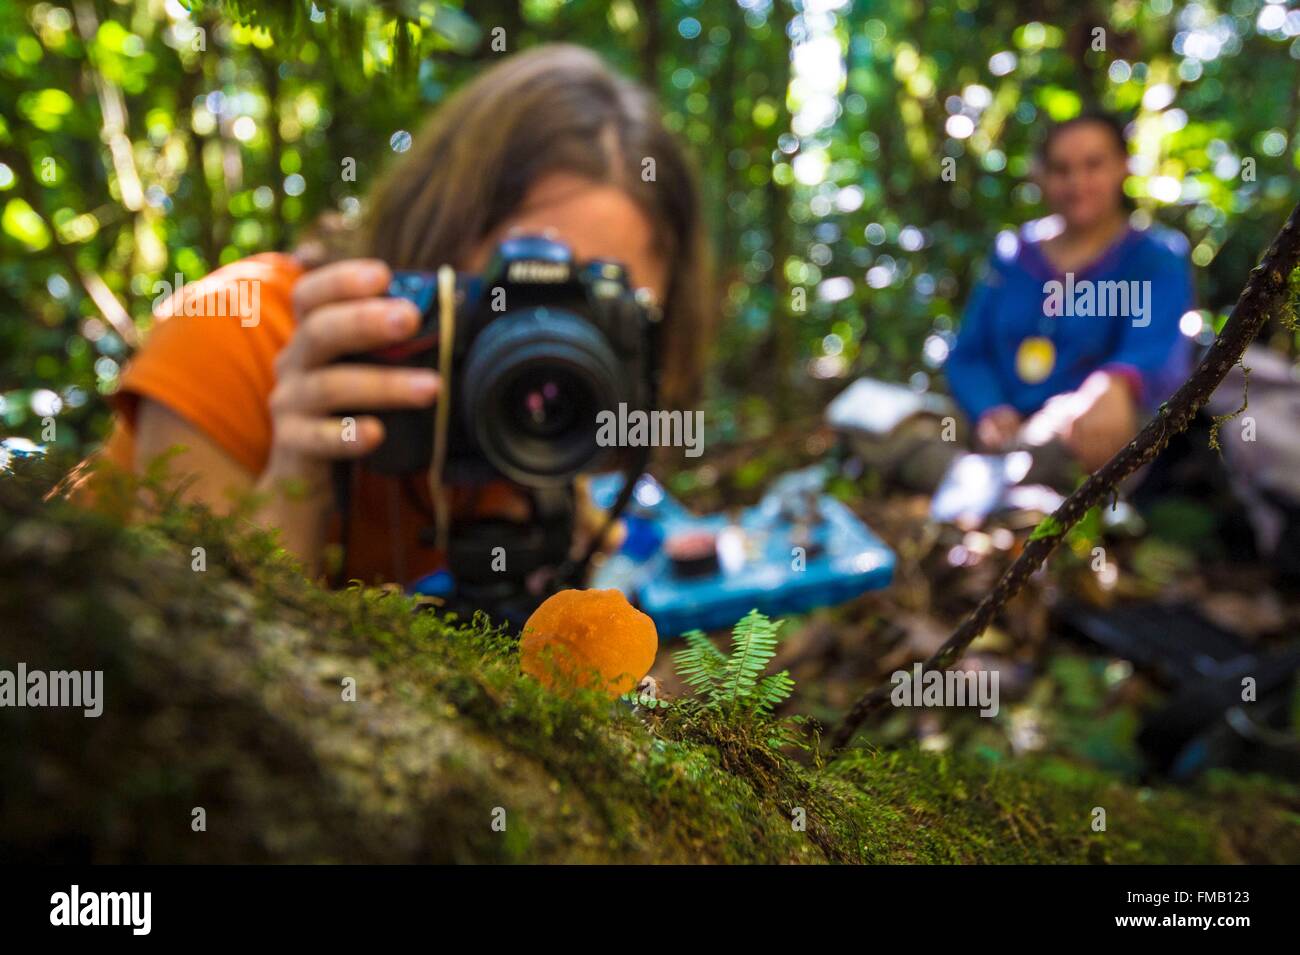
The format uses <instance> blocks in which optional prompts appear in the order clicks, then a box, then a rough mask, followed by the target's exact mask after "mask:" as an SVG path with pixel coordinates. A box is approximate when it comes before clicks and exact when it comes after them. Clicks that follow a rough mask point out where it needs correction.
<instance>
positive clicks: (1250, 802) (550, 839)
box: [0, 469, 1300, 862]
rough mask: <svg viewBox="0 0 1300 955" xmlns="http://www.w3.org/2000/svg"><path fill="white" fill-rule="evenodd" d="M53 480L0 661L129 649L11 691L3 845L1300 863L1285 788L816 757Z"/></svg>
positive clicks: (21, 488) (41, 851)
mask: <svg viewBox="0 0 1300 955" xmlns="http://www.w3.org/2000/svg"><path fill="white" fill-rule="evenodd" d="M34 470H38V469H34ZM48 488H49V481H48V480H47V479H44V478H41V477H39V476H38V475H36V474H35V473H19V474H17V475H8V476H0V669H8V670H13V669H14V668H15V667H16V665H17V664H18V663H19V662H22V663H25V664H26V666H27V667H28V668H30V669H37V668H39V669H43V670H46V671H52V670H101V671H103V675H104V676H103V680H104V682H103V688H104V689H103V695H104V700H103V713H102V715H100V716H99V717H97V718H87V717H85V716H83V714H82V712H81V710H77V709H55V708H30V707H24V708H18V707H0V780H3V782H2V783H0V861H5V862H14V861H20V860H22V861H26V860H43V861H94V862H514V861H524V862H828V861H829V862H1021V861H1039V862H1194V861H1208V862H1225V861H1227V862H1232V861H1289V862H1295V861H1297V860H1300V825H1297V822H1296V820H1297V818H1300V816H1298V814H1297V811H1298V810H1300V798H1297V795H1296V793H1295V792H1294V791H1291V790H1283V789H1280V788H1279V787H1278V786H1277V785H1276V784H1274V783H1271V782H1267V781H1251V780H1243V779H1238V778H1235V777H1225V778H1221V779H1219V780H1218V781H1217V782H1215V783H1214V784H1212V785H1211V786H1210V787H1209V788H1203V789H1202V790H1199V791H1196V792H1182V791H1173V790H1169V791H1165V790H1154V789H1142V790H1137V789H1133V788H1130V787H1126V786H1124V785H1121V784H1119V783H1117V782H1116V781H1114V780H1113V779H1111V778H1109V777H1106V776H1103V775H1091V774H1087V773H1081V772H1080V771H1078V770H1077V769H1070V770H1069V771H1068V772H1067V771H1065V770H1064V769H1063V768H1062V767H1061V766H1059V765H1057V766H1051V765H1032V764H1031V765H1020V764H1016V765H1015V766H1006V765H1003V766H1001V767H997V766H994V765H991V764H988V763H985V762H982V761H978V760H969V761H968V760H962V759H957V758H953V757H950V756H944V755H936V754H930V753H924V752H920V751H917V750H900V751H893V752H884V753H873V752H867V751H855V752H853V753H852V754H850V755H849V756H847V757H845V758H843V759H841V760H839V761H837V762H836V763H834V764H833V765H832V766H830V767H829V768H818V767H817V765H816V762H817V761H816V760H815V759H811V758H803V759H796V758H793V757H792V756H791V755H789V754H788V753H785V752H782V751H780V750H778V749H774V748H772V747H771V746H770V745H769V744H768V743H767V741H766V740H767V736H766V733H765V732H764V731H763V728H762V727H758V728H757V729H756V728H755V727H753V726H748V725H746V724H744V723H743V722H740V721H736V720H728V719H726V718H724V717H721V716H717V715H710V714H709V713H708V712H706V711H701V710H698V709H694V710H693V709H692V708H690V707H689V706H677V707H671V706H670V707H669V708H667V709H666V710H663V711H653V712H651V713H642V712H633V711H632V710H630V709H629V708H628V707H627V706H626V705H624V704H622V703H614V704H611V703H610V702H608V701H604V700H600V699H597V698H594V697H590V696H577V697H562V696H556V695H552V694H550V693H548V692H546V691H545V690H543V689H542V688H541V687H540V686H539V685H538V684H536V683H535V682H534V681H533V680H532V679H531V678H529V677H526V676H523V675H521V674H520V673H519V668H518V658H517V653H516V651H515V648H514V641H513V639H512V635H510V634H508V633H502V632H499V631H496V630H494V629H493V628H492V627H490V626H489V625H488V624H487V623H486V621H483V620H477V621H469V622H466V621H460V622H457V621H449V620H446V619H444V618H442V617H440V616H439V615H438V614H437V613H434V612H429V611H428V610H427V609H420V608H418V607H417V605H416V604H415V603H414V602H413V601H412V600H410V599H409V598H407V597H405V596H403V595H401V594H397V593H391V592H385V591H381V590H374V589H361V588H354V589H351V590H346V591H341V592H329V591H325V590H322V589H319V588H317V587H316V586H314V585H312V584H310V583H309V582H308V581H306V580H305V579H304V578H303V577H302V576H301V574H300V573H299V572H298V570H297V568H296V567H295V566H294V565H293V564H292V563H291V562H289V561H288V560H287V559H286V558H285V557H284V556H283V554H282V553H281V552H279V551H278V550H277V549H276V547H275V543H274V540H273V539H272V538H270V537H268V536H266V535H262V534H260V533H249V532H246V531H242V530H239V529H238V520H237V519H231V518H226V519H218V518H215V517H213V516H212V515H211V514H210V513H208V512H206V511H204V510H201V509H189V508H185V507H179V506H176V505H175V504H174V503H172V504H165V505H162V506H160V508H159V511H158V514H159V516H157V517H155V518H154V519H151V520H149V521H147V522H137V523H135V524H133V525H130V526H127V525H124V524H123V523H122V522H121V521H120V520H117V519H115V518H113V517H109V516H106V515H105V514H104V513H102V512H92V511H89V510H86V509H83V508H79V507H76V506H74V505H72V504H70V503H68V502H67V501H65V500H63V499H62V498H61V497H59V496H58V495H53V496H52V498H51V499H50V500H43V498H45V497H49V495H47V493H46V492H47V491H48ZM195 548H203V550H202V551H201V552H199V551H196V550H195ZM200 554H201V555H202V561H200V560H199V556H200ZM203 565H205V566H206V569H203V570H196V569H195V568H196V567H197V566H203ZM350 681H354V683H353V682H350ZM350 686H351V687H354V689H355V700H350V699H349V698H348V697H349V696H351V694H350V693H349V692H348V688H349V687H350ZM804 756H805V757H807V754H804ZM1095 807H1102V808H1104V809H1105V810H1106V829H1105V831H1103V832H1098V831H1094V829H1093V820H1094V808H1095ZM198 809H202V810H203V812H202V814H201V815H200V814H197V813H196V810H198ZM199 819H202V820H203V822H204V825H203V826H202V827H198V826H197V823H196V820H199ZM196 830H197V831H196Z"/></svg>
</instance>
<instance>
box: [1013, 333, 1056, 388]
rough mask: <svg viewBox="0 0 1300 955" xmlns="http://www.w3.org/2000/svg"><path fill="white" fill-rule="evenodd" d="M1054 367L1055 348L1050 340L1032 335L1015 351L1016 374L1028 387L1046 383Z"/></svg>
mask: <svg viewBox="0 0 1300 955" xmlns="http://www.w3.org/2000/svg"><path fill="white" fill-rule="evenodd" d="M1055 366H1056V346H1055V345H1053V344H1052V340H1051V339H1050V338H1044V337H1042V336H1041V335H1034V336H1031V337H1030V338H1026V339H1025V340H1024V341H1022V342H1021V343H1020V347H1019V348H1018V349H1016V374H1017V375H1019V376H1020V380H1021V381H1023V382H1025V384H1028V385H1037V384H1039V383H1040V382H1043V381H1046V380H1047V377H1048V375H1050V374H1051V373H1052V369H1053V368H1054V367H1055Z"/></svg>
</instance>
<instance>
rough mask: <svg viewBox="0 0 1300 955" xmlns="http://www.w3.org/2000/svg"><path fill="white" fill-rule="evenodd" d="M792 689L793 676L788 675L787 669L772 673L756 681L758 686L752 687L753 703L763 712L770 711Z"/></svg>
mask: <svg viewBox="0 0 1300 955" xmlns="http://www.w3.org/2000/svg"><path fill="white" fill-rule="evenodd" d="M793 691H794V678H793V677H791V676H790V671H789V670H782V671H781V672H780V673H773V674H772V675H771V676H765V677H763V679H761V680H759V681H758V686H756V687H754V705H755V707H756V708H757V709H758V710H760V711H761V712H763V713H771V712H772V710H774V709H776V707H778V706H780V705H781V704H782V703H784V702H785V701H786V699H787V698H788V697H789V696H790V694H791V693H792V692H793Z"/></svg>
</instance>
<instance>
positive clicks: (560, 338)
mask: <svg viewBox="0 0 1300 955" xmlns="http://www.w3.org/2000/svg"><path fill="white" fill-rule="evenodd" d="M620 367H621V366H620V364H619V362H618V359H617V357H616V356H615V355H614V352H613V350H612V349H611V348H610V345H609V342H608V341H606V339H605V336H604V335H603V334H601V332H600V331H599V330H598V329H597V328H596V327H595V326H594V325H592V324H591V323H590V322H587V321H585V320H583V319H581V318H579V317H578V316H577V315H574V314H573V313H571V312H567V311H563V310H560V309H554V308H532V309H522V310H520V311H518V312H514V313H511V314H508V315H505V316H503V317H501V318H499V319H497V320H496V321H494V322H492V323H491V324H490V325H488V326H487V328H485V329H484V330H483V332H482V334H480V335H479V336H478V338H477V339H476V340H475V342H474V344H473V346H472V347H471V348H470V351H469V354H468V355H467V356H466V359H465V364H464V366H463V371H462V372H461V385H460V388H459V395H460V414H461V420H462V422H463V423H464V425H465V430H466V432H467V433H468V434H469V435H471V436H472V437H473V439H474V441H475V443H476V444H477V445H478V447H479V450H480V451H481V452H482V453H483V456H484V457H485V458H486V459H487V460H488V462H489V463H490V464H491V465H492V466H493V467H494V468H496V469H497V470H498V471H500V472H501V473H502V474H503V475H505V476H506V477H507V478H509V479H510V480H512V481H516V482H518V483H520V484H525V485H529V486H532V487H547V486H553V485H557V484H562V483H564V482H566V481H569V480H571V479H572V478H573V477H574V476H575V475H577V474H579V473H580V472H582V471H584V470H587V469H589V468H590V467H591V466H592V464H594V463H595V461H596V460H597V459H598V458H599V457H600V456H601V455H602V454H603V453H604V451H605V449H604V448H601V447H600V446H599V444H598V443H597V441H596V432H597V422H596V416H597V414H598V413H599V412H600V411H602V410H604V409H610V410H615V409H617V407H618V403H619V402H620V401H626V400H628V399H627V392H626V388H627V387H628V386H627V383H626V382H624V381H623V377H624V376H623V374H622V372H621V371H620Z"/></svg>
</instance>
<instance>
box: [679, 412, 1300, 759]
mask: <svg viewBox="0 0 1300 955" xmlns="http://www.w3.org/2000/svg"><path fill="white" fill-rule="evenodd" d="M1191 440H1201V438H1200V437H1199V436H1197V437H1193V438H1191ZM833 447H834V437H833V435H832V434H831V433H830V432H829V431H828V430H827V429H825V428H824V427H821V426H819V424H818V423H816V422H809V423H804V424H802V425H800V426H798V427H795V428H792V429H790V430H789V432H788V433H783V434H782V435H776V436H775V437H768V438H765V439H763V440H761V441H758V442H755V443H753V444H748V445H741V446H737V447H736V448H734V449H733V450H732V451H731V452H730V453H724V454H722V455H720V456H718V457H717V458H711V461H712V462H714V463H711V464H710V465H707V466H706V467H704V468H700V469H697V470H696V471H693V472H684V473H682V474H679V475H677V476H676V480H674V481H672V482H670V486H671V487H673V489H674V490H675V491H677V492H678V493H679V494H680V495H681V496H682V497H683V498H685V499H686V500H687V501H688V502H689V504H690V506H691V507H693V508H695V509H697V510H699V511H702V512H703V511H712V510H717V509H721V508H724V507H729V506H735V505H738V504H749V503H753V501H754V500H755V499H756V498H757V497H758V496H759V494H760V493H761V490H762V488H763V487H765V486H767V485H768V484H770V483H771V481H772V479H773V478H774V477H775V476H776V475H777V474H779V473H781V472H782V471H785V470H789V469H791V468H798V467H804V466H807V465H809V464H811V463H814V462H819V461H824V460H826V459H827V456H828V455H830V454H831V453H832V449H833ZM855 463H856V462H853V461H852V460H851V459H850V460H849V461H848V462H847V466H846V467H844V468H842V469H841V470H842V471H844V472H847V473H851V474H853V475H854V477H853V479H851V480H850V479H847V478H844V477H842V476H836V475H835V473H834V469H832V477H831V479H830V480H829V482H828V490H829V491H830V492H831V493H833V494H835V495H836V496H837V497H838V498H839V499H840V500H842V501H844V502H845V503H847V504H848V505H849V506H850V507H851V508H853V509H854V511H855V512H856V513H857V514H858V515H859V516H860V517H861V518H862V519H863V520H864V521H865V522H866V523H867V525H868V526H869V527H871V529H872V530H873V531H875V532H876V533H877V534H878V535H879V536H880V537H881V538H882V539H883V540H884V541H885V542H886V543H887V544H889V545H890V547H891V548H892V549H893V551H894V553H895V554H896V556H897V565H896V570H895V577H894V580H893V582H892V583H891V585H890V586H889V587H888V588H886V589H884V590H880V591H874V592H871V593H868V594H865V595H864V596H863V597H861V598H859V599H858V600H855V601H853V602H851V603H849V604H846V605H843V606H840V607H836V608H831V609H828V610H824V611H817V612H814V613H812V614H809V615H807V616H804V617H801V618H798V619H790V620H787V621H786V624H785V627H784V628H783V640H782V646H781V651H780V653H779V654H778V656H777V659H776V661H775V663H774V666H775V667H776V668H778V669H782V668H784V669H788V670H789V671H790V674H791V676H793V677H794V679H795V683H796V690H795V694H794V696H793V697H792V698H791V700H790V701H789V703H788V709H789V710H791V711H793V712H799V713H804V714H807V715H809V716H812V717H814V718H816V719H818V720H821V721H823V722H825V723H826V724H827V725H833V724H834V723H835V722H836V721H838V719H839V718H840V717H841V715H842V714H843V713H844V712H845V711H846V709H847V708H848V707H849V706H850V705H851V704H852V703H853V702H854V701H855V700H856V699H857V698H858V697H859V696H860V695H861V694H862V693H864V692H866V691H867V690H869V689H871V688H872V687H874V686H876V685H878V684H881V683H884V682H887V681H888V680H889V678H890V675H891V674H892V673H894V672H896V671H898V670H906V669H908V668H909V667H910V666H911V665H912V663H913V662H915V661H920V660H924V659H925V658H926V657H928V656H930V655H931V654H932V653H933V652H934V651H935V650H937V649H938V648H939V646H940V645H942V643H943V642H944V640H945V639H947V637H948V636H949V635H950V634H951V633H952V632H953V630H954V629H955V628H956V626H957V625H958V624H959V623H960V622H961V620H962V619H963V617H964V616H965V615H966V614H967V613H968V612H969V611H970V610H971V609H973V608H974V607H975V605H976V604H977V603H978V602H979V600H980V599H981V598H982V597H983V596H984V595H985V594H987V593H988V592H989V591H990V590H991V589H992V588H993V585H994V583H995V582H996V581H997V580H998V578H999V577H1000V576H1001V575H1002V573H1003V572H1004V571H1005V570H1006V569H1007V567H1008V566H1009V565H1010V564H1011V563H1012V562H1013V561H1014V560H1015V558H1016V557H1017V556H1018V554H1019V553H1020V550H1021V548H1022V547H1023V545H1024V543H1025V541H1026V540H1027V538H1028V536H1029V533H1030V531H1031V530H1032V529H1033V527H1034V526H1035V525H1036V524H1037V523H1038V522H1039V521H1040V520H1041V519H1042V518H1043V517H1044V516H1045V514H1044V513H1043V512H1041V511H1020V512H1010V513H1002V514H997V515H994V517H993V518H991V519H990V520H989V521H987V522H985V523H984V524H982V525H980V526H978V527H967V528H959V527H956V526H953V525H951V524H938V523H936V522H934V521H932V520H931V519H930V517H929V505H930V500H929V497H928V496H926V495H919V494H913V493H906V492H901V491H898V490H897V489H890V488H887V487H883V486H882V485H881V483H880V482H879V481H876V480H874V479H873V477H872V476H871V475H870V474H867V475H862V474H861V473H860V469H858V468H856V467H855ZM1180 466H1181V467H1184V472H1182V473H1180V474H1179V475H1178V479H1179V480H1182V479H1184V478H1187V479H1188V484H1189V486H1190V485H1191V484H1193V483H1195V481H1194V480H1192V479H1191V475H1190V472H1188V471H1186V465H1185V464H1184V465H1180ZM1200 477H1201V475H1200V474H1199V472H1198V474H1197V475H1196V478H1197V479H1198V480H1199V478H1200ZM1220 511H1221V503H1220V499H1219V498H1217V497H1215V496H1214V495H1213V494H1208V493H1206V492H1205V489H1204V488H1203V487H1197V488H1196V490H1195V492H1194V493H1191V494H1188V495H1183V496H1178V495H1173V494H1169V495H1161V496H1160V497H1159V499H1158V500H1157V501H1156V502H1155V503H1154V505H1152V506H1146V507H1144V508H1143V509H1142V512H1141V513H1139V512H1138V511H1137V510H1136V509H1135V508H1133V507H1131V506H1129V505H1128V504H1127V503H1126V502H1121V504H1120V507H1119V509H1118V510H1112V511H1111V513H1110V514H1103V513H1100V512H1097V511H1094V512H1092V513H1091V514H1090V515H1089V517H1088V519H1087V520H1085V521H1084V522H1083V523H1081V524H1080V526H1079V527H1078V528H1076V529H1075V531H1074V532H1073V533H1071V534H1070V535H1069V537H1068V538H1067V540H1066V542H1065V544H1064V545H1063V546H1062V547H1061V548H1059V549H1058V551H1057V552H1056V553H1055V554H1054V555H1053V556H1052V558H1051V559H1050V561H1049V562H1048V564H1047V565H1046V566H1045V567H1044V568H1043V569H1041V570H1040V571H1039V572H1038V573H1037V574H1035V575H1034V576H1033V577H1032V578H1031V580H1030V582H1029V584H1028V585H1027V586H1026V588H1025V590H1024V591H1023V592H1022V593H1021V594H1020V595H1019V596H1018V597H1017V598H1016V599H1014V600H1013V601H1012V602H1011V603H1010V604H1009V605H1008V606H1007V607H1006V608H1005V609H1004V611H1003V613H1002V614H1001V615H1000V617H999V619H998V621H997V622H996V624H995V625H994V626H992V627H990V628H989V629H988V630H987V631H986V632H985V633H984V635H983V636H982V637H980V638H979V639H978V640H977V641H976V642H975V643H974V644H973V645H972V647H971V650H970V651H969V652H968V653H967V654H966V656H965V657H964V661H963V664H962V666H963V667H966V668H970V669H976V670H979V669H994V670H996V671H997V672H998V673H999V677H1000V691H1001V695H1002V699H1003V700H1004V701H1006V703H1007V705H1006V706H1005V707H1004V709H1003V712H1001V713H1000V714H999V716H998V717H997V718H995V719H985V718H980V717H979V716H978V715H977V714H976V713H974V712H972V711H961V710H956V709H953V708H946V709H938V710H936V709H928V710H904V709H895V710H892V711H891V712H890V714H889V715H888V717H887V718H885V719H883V720H880V721H877V722H875V723H874V724H871V725H869V726H868V727H867V729H866V730H864V732H863V734H862V738H865V739H867V740H869V741H870V742H872V743H874V744H876V745H882V746H890V745H897V744H900V743H903V742H905V741H908V740H911V741H916V742H918V743H919V745H921V746H922V747H923V748H924V749H927V750H933V751H956V752H961V753H966V754H978V755H979V756H981V757H982V758H987V759H990V760H994V761H1001V760H1006V759H1011V758H1014V757H1017V756H1025V755H1027V754H1038V755H1040V756H1052V757H1062V758H1064V759H1066V760H1068V761H1070V762H1071V763H1073V764H1076V765H1079V766H1082V767H1089V768H1093V769H1098V770H1102V771H1106V772H1111V773H1115V774H1116V775H1117V777H1118V778H1122V779H1128V780H1130V781H1137V780H1141V779H1145V778H1148V777H1149V776H1150V775H1151V773H1150V769H1151V767H1150V765H1149V761H1148V760H1145V759H1144V758H1143V754H1142V752H1141V748H1140V746H1139V745H1138V742H1137V736H1138V733H1139V730H1140V728H1141V726H1142V723H1143V719H1144V716H1145V715H1146V714H1149V713H1151V712H1153V711H1154V710H1156V709H1157V708H1159V707H1160V706H1161V705H1162V704H1164V703H1165V702H1167V701H1168V700H1169V698H1170V690H1171V686H1170V681H1169V678H1168V673H1167V670H1168V668H1167V667H1158V666H1147V667H1143V666H1136V667H1135V666H1134V665H1133V663H1132V662H1131V661H1129V660H1125V659H1123V658H1121V657H1120V656H1118V655H1116V654H1114V653H1108V652H1107V651H1106V650H1104V649H1103V648H1101V647H1099V646H1097V645H1096V644H1094V643H1091V642H1090V641H1088V640H1087V639H1086V638H1084V637H1083V636H1082V634H1081V632H1080V631H1081V627H1080V626H1077V625H1076V623H1077V621H1078V620H1079V618H1080V616H1081V614H1105V613H1107V612H1108V611H1110V610H1112V609H1114V608H1120V607H1126V606H1138V607H1142V608H1147V609H1146V613H1147V614H1148V616H1152V617H1155V618H1156V619H1158V620H1161V619H1162V620H1163V621H1164V622H1165V623H1166V624H1168V625H1169V626H1173V627H1176V626H1193V625H1195V626H1200V625H1204V626H1206V627H1208V628H1211V629H1217V630H1219V631H1222V632H1224V633H1225V634H1226V635H1227V638H1228V639H1235V640H1238V641H1239V642H1240V643H1241V644H1242V645H1243V647H1245V648H1246V649H1247V650H1248V651H1250V652H1260V653H1263V654H1268V653H1271V652H1276V651H1280V650H1281V649H1283V648H1288V647H1294V646H1295V634H1296V633H1297V632H1300V593H1297V591H1296V590H1295V588H1294V587H1287V586H1282V585H1279V583H1278V580H1277V575H1276V574H1275V573H1274V571H1273V568H1270V567H1269V566H1267V565H1266V564H1264V563H1262V562H1260V561H1259V560H1257V559H1253V558H1243V557H1242V556H1241V555H1240V550H1241V547H1240V540H1241V533H1243V532H1244V528H1242V527H1240V526H1232V525H1233V523H1234V522H1236V523H1237V524H1240V523H1241V521H1240V519H1241V515H1240V514H1231V515H1225V514H1223V513H1221V512H1220ZM1227 536H1233V537H1235V538H1236V539H1235V540H1232V541H1229V540H1226V539H1225V538H1226V537H1227ZM1175 614H1177V615H1179V623H1178V624H1174V623H1173V619H1174V617H1173V615H1175ZM1128 629H1129V630H1130V634H1131V636H1133V637H1135V638H1137V639H1142V638H1143V637H1144V636H1145V634H1144V633H1143V631H1142V629H1141V628H1140V627H1139V628H1137V629H1134V628H1133V627H1132V626H1130V627H1129V628H1128ZM1166 632H1170V631H1169V630H1168V629H1167V628H1166ZM1188 655H1189V656H1190V651H1188ZM655 675H656V677H657V678H659V679H661V680H662V681H663V682H664V683H665V685H666V686H667V687H668V688H669V689H673V688H675V687H676V686H677V684H676V683H675V682H674V679H673V674H672V672H671V667H670V666H668V665H666V663H665V661H663V659H662V658H661V660H660V665H659V667H657V669H656V671H655ZM1292 697H1293V698H1292V700H1291V704H1290V710H1291V713H1290V719H1289V724H1290V728H1291V732H1292V734H1293V736H1292V742H1291V744H1290V745H1291V747H1292V748H1293V750H1296V751H1298V752H1300V744H1297V743H1296V742H1295V740H1296V739H1297V738H1300V737H1298V736H1297V734H1298V733H1300V692H1295V693H1293V695H1292ZM1248 757H1249V754H1247V756H1246V757H1244V758H1243V759H1240V760H1238V763H1239V764H1241V765H1243V766H1244V765H1248V764H1249V766H1250V768H1252V769H1253V768H1255V765H1254V764H1250V763H1249V758H1248ZM1256 762H1258V760H1256ZM1295 765H1296V763H1295V760H1294V759H1293V760H1292V770H1293V771H1294V766H1295ZM1292 778H1294V777H1292Z"/></svg>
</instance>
